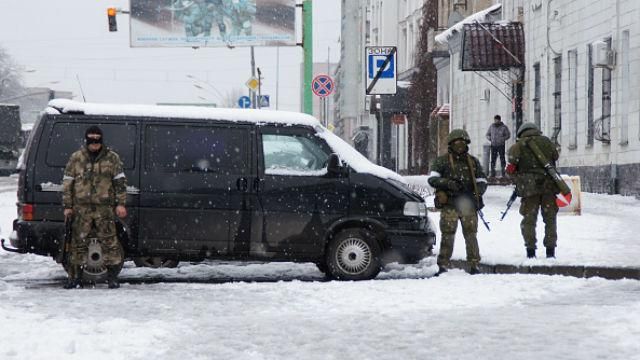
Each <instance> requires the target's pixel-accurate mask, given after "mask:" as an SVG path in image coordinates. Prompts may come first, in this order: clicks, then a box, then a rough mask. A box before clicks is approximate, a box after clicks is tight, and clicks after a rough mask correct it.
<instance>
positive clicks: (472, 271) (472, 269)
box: [469, 264, 480, 275]
mask: <svg viewBox="0 0 640 360" xmlns="http://www.w3.org/2000/svg"><path fill="white" fill-rule="evenodd" d="M477 274H480V268H479V267H478V265H477V264H472V265H471V267H470V268H469V275H477Z"/></svg>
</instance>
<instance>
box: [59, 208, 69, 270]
mask: <svg viewBox="0 0 640 360" xmlns="http://www.w3.org/2000/svg"><path fill="white" fill-rule="evenodd" d="M71 224H73V218H72V217H70V216H69V217H65V218H64V237H63V238H62V243H61V244H60V252H59V253H58V256H57V257H56V262H58V263H61V264H68V263H69V256H70V255H71V232H72V230H71Z"/></svg>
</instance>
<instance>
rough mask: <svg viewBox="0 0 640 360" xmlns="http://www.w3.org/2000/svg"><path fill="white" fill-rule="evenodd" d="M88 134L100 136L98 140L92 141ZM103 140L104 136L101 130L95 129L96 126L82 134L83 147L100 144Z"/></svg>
mask: <svg viewBox="0 0 640 360" xmlns="http://www.w3.org/2000/svg"><path fill="white" fill-rule="evenodd" d="M89 134H98V135H100V138H99V139H92V138H90V137H89ZM103 140H104V135H102V130H101V129H100V128H99V127H97V126H95V125H94V126H91V127H89V128H88V129H87V131H85V132H84V144H85V145H87V146H88V145H89V144H102V141H103Z"/></svg>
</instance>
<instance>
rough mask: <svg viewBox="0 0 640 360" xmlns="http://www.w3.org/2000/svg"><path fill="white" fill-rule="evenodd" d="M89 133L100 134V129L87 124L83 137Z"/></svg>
mask: <svg viewBox="0 0 640 360" xmlns="http://www.w3.org/2000/svg"><path fill="white" fill-rule="evenodd" d="M89 134H98V135H100V136H102V129H100V128H99V127H97V126H96V125H93V126H89V127H88V128H87V130H86V131H85V132H84V137H87V135H89Z"/></svg>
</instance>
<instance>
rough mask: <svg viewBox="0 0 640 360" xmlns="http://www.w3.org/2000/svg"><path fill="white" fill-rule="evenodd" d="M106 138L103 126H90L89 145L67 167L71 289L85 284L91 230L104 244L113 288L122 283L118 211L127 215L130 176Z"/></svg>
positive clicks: (66, 188) (103, 251)
mask: <svg viewBox="0 0 640 360" xmlns="http://www.w3.org/2000/svg"><path fill="white" fill-rule="evenodd" d="M102 142H103V136H102V130H100V128H99V127H97V126H91V127H89V128H88V129H87V131H86V133H85V144H86V145H85V146H84V147H83V148H81V149H80V150H78V151H76V152H74V153H73V154H72V155H71V157H70V158H69V162H68V163H67V166H66V168H65V170H64V178H63V186H64V193H63V199H62V202H63V206H64V216H65V219H67V218H71V217H72V216H73V226H72V233H73V235H72V240H71V251H70V264H69V280H68V282H67V284H66V285H65V288H67V289H72V288H76V287H79V286H81V275H82V266H83V265H84V264H85V263H86V261H87V254H88V245H89V244H88V240H87V238H88V236H89V233H91V234H92V235H93V236H95V237H96V238H97V239H98V241H99V243H100V244H101V246H102V255H103V260H104V263H105V265H106V266H107V270H108V277H107V281H108V284H109V288H117V287H119V283H118V280H117V276H118V272H119V271H120V269H119V265H120V264H121V263H122V261H123V250H122V245H121V244H120V242H119V241H118V237H117V234H116V225H115V218H114V211H115V214H116V215H117V216H118V217H120V218H124V217H126V216H127V209H126V207H125V204H126V200H127V192H126V187H127V181H126V180H127V179H126V177H125V175H124V172H123V170H122V162H121V161H120V157H119V156H118V154H116V153H115V152H114V151H112V150H110V149H109V148H106V147H105V146H103V144H102Z"/></svg>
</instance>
